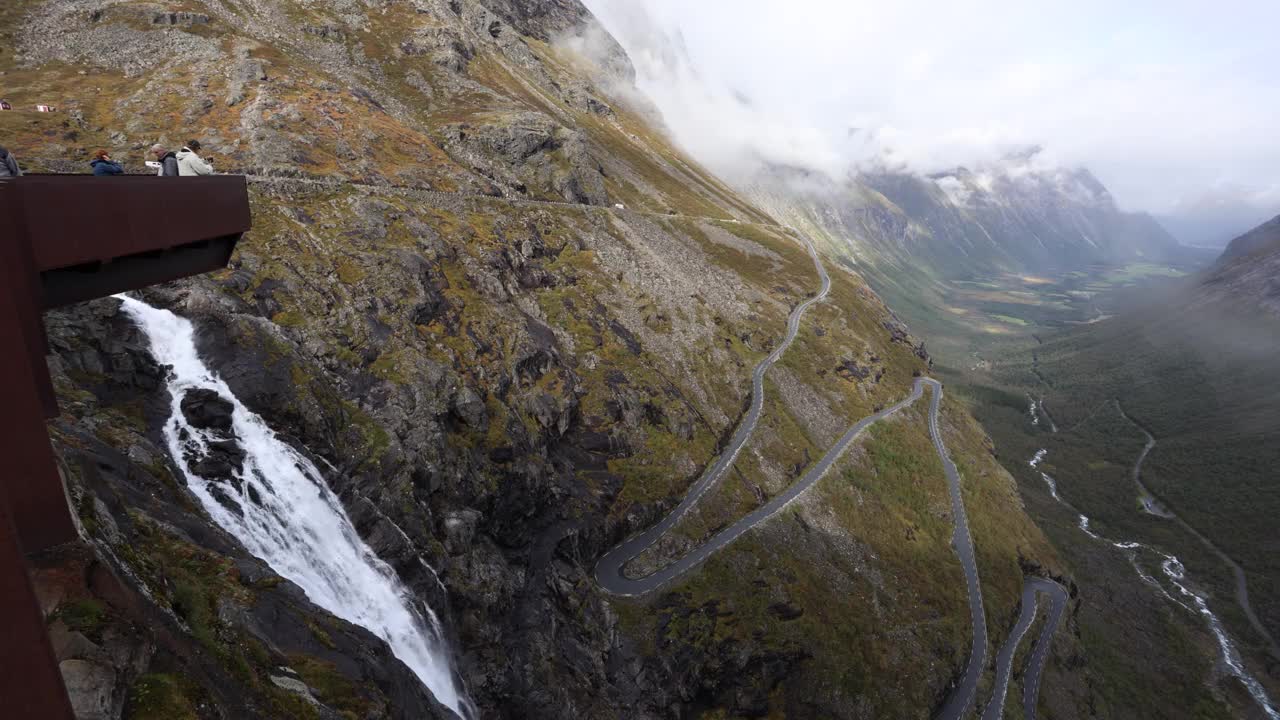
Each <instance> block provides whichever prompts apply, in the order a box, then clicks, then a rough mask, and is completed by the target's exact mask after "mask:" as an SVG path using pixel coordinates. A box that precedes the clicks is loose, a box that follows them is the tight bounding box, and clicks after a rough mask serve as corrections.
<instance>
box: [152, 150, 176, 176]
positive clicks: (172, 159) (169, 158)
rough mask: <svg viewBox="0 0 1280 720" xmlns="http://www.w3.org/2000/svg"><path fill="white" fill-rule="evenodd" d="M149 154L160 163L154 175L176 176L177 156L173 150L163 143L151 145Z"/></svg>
mask: <svg viewBox="0 0 1280 720" xmlns="http://www.w3.org/2000/svg"><path fill="white" fill-rule="evenodd" d="M151 156H152V157H154V158H155V159H156V163H158V164H159V165H160V170H159V172H157V173H156V175H159V176H160V177H178V175H179V170H178V156H177V155H175V154H174V153H173V151H171V150H169V149H167V148H166V147H165V146H163V145H152V146H151Z"/></svg>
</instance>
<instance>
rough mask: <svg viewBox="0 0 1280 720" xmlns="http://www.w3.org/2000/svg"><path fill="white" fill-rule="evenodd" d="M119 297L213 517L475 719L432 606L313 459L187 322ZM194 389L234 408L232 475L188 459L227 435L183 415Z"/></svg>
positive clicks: (173, 445) (173, 443) (176, 453)
mask: <svg viewBox="0 0 1280 720" xmlns="http://www.w3.org/2000/svg"><path fill="white" fill-rule="evenodd" d="M117 297H118V298H119V299H120V300H121V301H122V302H123V303H124V310H125V312H126V313H128V315H129V316H130V317H131V318H132V319H133V320H134V321H135V322H137V324H138V325H139V326H140V327H141V328H142V330H143V332H145V333H146V335H147V338H148V340H149V341H150V343H151V352H152V354H153V355H154V356H155V359H156V361H157V362H159V363H160V364H161V365H168V366H170V371H169V372H170V374H169V378H168V386H169V394H170V395H171V396H172V413H171V417H170V418H169V420H168V421H167V422H166V424H165V427H164V437H165V440H166V441H167V443H168V446H169V452H170V453H171V454H172V455H173V460H174V463H175V464H176V465H177V466H178V467H179V468H180V469H181V470H182V472H183V474H184V475H185V477H186V480H187V487H188V488H189V489H190V490H191V492H192V493H194V494H195V496H196V497H197V498H199V500H200V503H201V504H202V505H203V506H204V509H205V510H206V511H207V512H208V513H209V515H210V516H211V517H212V518H213V520H214V521H215V522H217V523H218V525H220V526H221V527H222V528H223V529H224V530H226V531H227V532H229V533H231V534H232V535H234V536H235V537H236V538H237V539H239V540H240V542H241V543H243V544H244V546H245V548H246V549H248V550H249V552H251V553H253V554H254V555H255V556H257V557H259V558H261V559H262V560H264V561H266V562H267V564H269V565H270V566H271V568H272V569H273V570H275V572H277V573H278V574H280V575H281V576H282V577H285V578H288V579H289V580H291V581H293V582H294V583H296V584H297V585H298V586H299V587H301V588H302V589H303V590H304V591H306V593H307V596H308V597H309V598H310V599H311V601H312V602H314V603H315V604H317V605H319V606H320V607H323V608H324V609H326V610H328V611H329V612H331V613H333V614H334V615H337V616H338V617H340V618H342V619H344V620H347V621H348V622H351V623H354V624H356V625H360V626H362V627H364V628H366V629H368V630H369V631H370V632H372V633H374V634H375V635H378V636H379V637H381V638H382V639H383V640H385V641H386V642H387V644H388V645H390V646H391V650H392V652H394V653H395V655H396V657H398V658H399V659H400V660H402V661H403V662H404V663H405V664H406V665H408V666H409V668H410V669H412V670H413V671H414V673H415V674H417V676H418V678H419V679H421V680H422V682H423V684H424V685H426V687H427V689H429V690H430V691H431V693H432V694H433V695H435V698H436V700H438V701H439V702H440V703H441V704H443V705H445V706H446V707H448V708H450V709H452V710H453V711H454V712H455V713H457V714H458V715H459V716H460V717H463V718H471V717H474V716H475V710H474V708H473V707H472V706H471V704H470V701H469V700H468V699H467V698H466V695H465V694H464V692H463V691H462V689H461V688H460V687H459V685H458V684H457V683H456V682H455V679H454V673H453V667H452V663H451V660H450V657H449V649H448V647H447V646H446V644H445V642H444V639H443V638H442V637H441V636H440V635H439V633H438V632H437V630H436V628H437V627H438V624H437V622H436V618H435V617H434V615H433V614H432V612H431V609H430V608H429V607H426V604H425V603H422V608H423V610H425V612H426V617H424V616H423V614H422V613H421V612H420V611H419V610H418V609H416V608H417V605H418V603H417V602H416V601H415V599H414V598H413V596H412V595H411V594H410V592H409V590H408V589H407V588H406V587H405V585H404V584H403V583H402V582H401V581H400V579H399V577H398V576H397V575H396V573H395V571H394V570H393V569H392V568H391V567H390V566H388V565H387V564H386V563H384V562H382V561H381V560H380V559H379V558H378V557H377V555H375V554H374V553H373V551H372V550H370V549H369V547H368V546H367V545H365V543H364V542H363V541H362V540H361V539H360V536H359V535H358V534H357V533H356V530H355V528H354V527H353V526H352V524H351V520H350V519H349V518H348V517H347V514H346V512H345V510H344V509H343V507H342V504H341V502H339V500H338V498H337V496H336V495H334V493H333V491H332V490H330V489H329V486H328V484H327V483H326V482H325V481H324V477H323V475H321V473H320V471H319V470H318V469H317V468H316V467H315V465H314V464H313V463H312V462H311V461H310V460H308V459H307V458H306V457H305V456H304V455H302V454H301V453H299V452H298V451H296V450H294V449H293V448H292V447H290V446H289V445H288V444H287V443H285V442H283V441H281V440H280V439H279V438H277V437H276V434H275V433H274V432H273V431H272V430H271V428H270V427H268V426H267V424H266V422H264V421H263V419H262V418H261V417H259V416H257V415H256V414H254V413H252V412H250V411H249V410H248V409H247V408H246V407H245V406H244V405H243V404H242V403H241V402H240V401H239V399H237V398H236V396H235V395H234V394H233V393H232V392H231V389H230V388H229V387H227V385H226V383H225V382H223V381H222V379H221V378H219V377H218V376H217V375H216V374H214V372H213V371H212V370H210V369H209V368H208V367H206V366H205V364H204V363H203V362H202V361H201V360H200V357H199V355H198V354H197V352H196V346H195V328H194V326H193V325H192V324H191V323H190V322H189V321H188V320H186V319H184V318H180V317H178V316H177V315H174V314H173V313H171V312H169V311H167V310H160V309H157V308H154V307H151V306H150V305H147V304H145V303H143V302H140V301H138V300H134V299H133V298H129V297H125V296H122V295H120V296H117ZM191 391H204V393H205V394H208V393H209V392H210V391H212V392H213V393H216V394H217V396H218V397H219V398H220V399H221V401H223V402H226V403H230V404H231V406H232V408H233V409H232V413H231V427H230V428H229V432H230V433H233V435H232V437H233V438H234V442H235V446H238V450H236V449H234V446H233V450H232V452H233V453H234V455H235V458H236V462H235V463H234V464H235V465H238V466H239V467H237V468H236V469H235V470H234V472H233V473H232V477H230V478H223V479H222V480H229V481H220V480H218V479H207V478H205V477H202V476H201V475H199V474H197V473H195V472H194V471H192V469H191V467H190V466H189V463H188V462H187V461H188V460H189V459H192V458H203V457H207V456H209V455H210V454H211V453H216V452H218V451H219V450H222V451H223V452H225V451H226V447H227V440H226V439H224V438H223V437H219V436H218V434H217V433H216V432H213V431H211V430H209V429H208V428H200V427H196V426H194V425H193V424H192V423H191V422H190V421H189V420H188V418H187V416H186V415H185V414H184V412H183V410H182V407H181V404H182V401H183V398H184V397H186V396H187V394H188V393H189V392H191ZM224 435H225V433H224ZM241 451H242V455H241Z"/></svg>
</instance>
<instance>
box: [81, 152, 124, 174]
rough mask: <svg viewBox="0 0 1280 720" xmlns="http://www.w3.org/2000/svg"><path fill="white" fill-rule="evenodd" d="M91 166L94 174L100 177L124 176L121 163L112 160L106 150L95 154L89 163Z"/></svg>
mask: <svg viewBox="0 0 1280 720" xmlns="http://www.w3.org/2000/svg"><path fill="white" fill-rule="evenodd" d="M89 166H90V167H92V168H93V174H94V175H98V176H102V175H123V174H124V168H123V167H120V163H118V162H116V161H114V160H112V159H111V155H110V154H109V153H108V152H107V151H106V150H99V151H97V152H95V153H94V154H93V160H91V161H89Z"/></svg>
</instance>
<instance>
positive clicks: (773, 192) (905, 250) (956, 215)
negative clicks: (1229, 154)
mask: <svg viewBox="0 0 1280 720" xmlns="http://www.w3.org/2000/svg"><path fill="white" fill-rule="evenodd" d="M1034 156H1035V151H1031V152H1029V153H1024V154H1022V155H1019V156H1015V157H1010V158H1009V159H1008V160H1007V161H1006V162H1003V163H1000V164H997V165H993V166H989V167H984V168H981V169H978V170H971V169H968V168H957V169H955V170H951V171H947V172H942V173H935V174H932V175H927V176H925V175H919V174H914V173H907V172H895V171H879V172H869V173H862V174H859V175H857V176H854V177H852V178H850V179H848V180H845V181H843V182H835V181H830V180H824V179H823V178H822V177H821V176H818V175H816V174H813V173H806V172H804V171H797V170H795V169H782V168H770V169H768V170H766V171H765V172H763V173H761V174H760V175H759V176H757V178H756V179H755V180H754V181H753V182H752V184H751V189H750V192H751V194H752V195H753V196H754V197H755V199H756V200H757V201H758V202H759V203H760V204H762V205H764V206H765V207H767V208H768V209H769V210H770V211H772V212H774V213H775V214H778V215H782V216H786V217H789V218H791V219H792V220H804V221H806V222H805V224H807V225H811V226H812V227H811V228H810V229H817V230H820V231H822V232H823V234H826V235H828V236H829V240H830V241H831V244H832V246H833V249H836V250H838V251H843V252H844V254H847V255H849V256H850V257H852V258H854V259H855V260H856V261H857V262H858V264H860V265H871V266H878V267H880V268H882V269H885V270H886V272H887V271H889V270H890V269H893V268H896V269H898V270H904V269H905V270H912V271H923V272H924V273H926V274H928V275H930V276H932V277H935V278H939V279H954V278H963V277H970V276H972V275H975V274H988V273H990V272H992V271H1006V272H1047V271H1054V270H1071V269H1077V268H1081V267H1085V266H1088V265H1092V264H1097V263H1111V264H1122V263H1129V262H1137V261H1155V262H1164V261H1168V260H1170V259H1174V258H1178V257H1181V256H1182V254H1183V253H1184V252H1185V251H1184V249H1183V248H1182V247H1181V246H1180V245H1179V244H1178V242H1177V240H1175V239H1174V238H1173V236H1172V235H1170V234H1169V233H1168V232H1167V231H1166V230H1165V229H1164V228H1163V227H1162V226H1161V225H1160V223H1159V222H1157V221H1156V220H1155V219H1154V218H1153V217H1151V216H1150V215H1148V214H1146V213H1134V212H1127V211H1125V210H1122V209H1121V208H1120V207H1119V206H1118V205H1117V203H1116V201H1115V199H1114V198H1113V197H1112V195H1111V193H1110V192H1109V191H1108V190H1107V188H1106V187H1105V186H1104V185H1103V184H1102V183H1101V182H1100V181H1099V180H1098V179H1097V178H1096V177H1095V176H1094V175H1093V174H1092V173H1091V172H1089V171H1088V170H1087V169H1083V168H1076V169H1063V168H1042V167H1038V166H1036V165H1035V164H1034V163H1033V160H1034ZM842 245H843V246H845V247H841V246H842Z"/></svg>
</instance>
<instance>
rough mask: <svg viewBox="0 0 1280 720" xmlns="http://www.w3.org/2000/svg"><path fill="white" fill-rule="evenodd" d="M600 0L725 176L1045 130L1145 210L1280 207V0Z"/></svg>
mask: <svg viewBox="0 0 1280 720" xmlns="http://www.w3.org/2000/svg"><path fill="white" fill-rule="evenodd" d="M584 1H585V3H586V4H587V5H588V7H590V8H591V9H592V11H593V12H594V13H595V14H596V15H597V17H599V18H600V19H601V21H602V23H603V24H604V25H605V27H606V28H607V29H608V30H609V31H610V32H611V33H612V34H613V35H614V36H615V37H617V38H618V40H619V41H620V42H622V44H623V46H624V47H626V49H627V51H628V53H629V54H630V55H631V56H632V59H633V61H634V62H635V63H636V65H637V69H638V71H639V74H640V78H639V80H640V85H641V89H642V90H643V91H644V92H645V93H646V94H647V95H649V96H650V97H651V98H652V99H653V100H654V102H655V103H657V105H658V106H659V108H660V109H661V110H662V111H663V114H664V117H665V118H666V120H667V123H668V125H669V127H670V128H671V130H672V131H673V133H674V134H675V135H676V137H677V140H679V141H680V142H681V143H682V144H684V145H685V146H686V147H687V148H688V149H689V150H691V151H692V152H693V153H694V154H696V155H697V156H699V158H700V159H702V160H703V161H704V162H707V163H708V164H710V165H712V166H714V167H715V168H716V169H718V170H720V171H721V172H724V173H733V172H735V171H737V170H740V169H742V168H744V167H746V166H745V164H744V163H743V159H744V158H747V157H750V156H751V155H752V154H759V155H762V156H763V157H765V158H767V159H769V160H772V161H778V162H791V163H797V164H803V165H807V166H810V167H813V168H817V169H822V170H825V171H827V172H829V173H841V172H842V171H843V169H844V168H848V167H850V166H859V165H865V164H867V163H869V162H874V161H875V160H876V159H883V158H886V157H888V158H890V159H891V161H892V162H896V163H904V164H906V165H907V166H909V167H910V168H912V169H915V170H918V171H932V170H940V169H946V168H949V167H954V166H955V165H959V164H966V165H979V164H981V163H983V162H986V161H991V160H993V159H996V158H998V157H1000V156H1002V155H1003V154H1005V153H1006V152H1008V151H1009V150H1011V149H1014V148H1017V147H1020V146H1026V145H1031V144H1039V145H1042V146H1044V148H1045V154H1046V156H1047V157H1048V158H1050V159H1051V160H1052V161H1054V162H1056V163H1059V164H1064V165H1073V166H1074V165H1083V166H1086V167H1088V168H1090V169H1091V170H1093V171H1094V172H1095V173H1096V174H1097V175H1098V176H1099V177H1100V178H1101V179H1102V181H1103V182H1104V183H1106V184H1107V186H1108V187H1109V188H1110V189H1111V190H1112V192H1113V193H1114V195H1115V196H1116V197H1117V199H1118V200H1119V201H1120V202H1121V204H1122V205H1124V206H1126V207H1128V208H1132V209H1144V210H1149V211H1152V212H1155V213H1158V214H1164V215H1168V214H1179V213H1183V214H1185V213H1188V212H1192V213H1193V214H1194V212H1201V211H1202V210H1203V209H1204V208H1206V207H1213V208H1216V211H1218V212H1219V213H1221V211H1222V210H1223V207H1224V206H1226V205H1232V206H1241V207H1244V208H1245V209H1246V210H1245V211H1246V212H1247V211H1248V209H1249V208H1252V209H1253V210H1254V211H1255V212H1256V214H1257V215H1258V216H1259V217H1263V216H1266V217H1269V216H1270V215H1274V214H1276V213H1280V52H1278V47H1280V2H1278V1H1276V0H1254V1H1253V2H1243V1H1241V0H1216V1H1215V2H1208V1H1207V0H1197V1H1195V2H1189V1H1184V0H1163V1H1162V2H1154V1H1150V0H1126V1H1125V2H1115V0H1073V2H1069V3H1068V2H1056V3H1053V2H1027V1H1026V0H1016V1H1015V0H1010V1H1006V0H969V1H965V0H951V1H950V2H937V3H920V2H909V1H904V2H886V1H885V0H874V1H873V2H868V1H864V0H786V1H785V2H780V1H779V0H584ZM682 48H683V49H682ZM1196 208H1199V210H1196ZM1193 211H1194V212H1193ZM1228 214H1230V213H1228Z"/></svg>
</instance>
